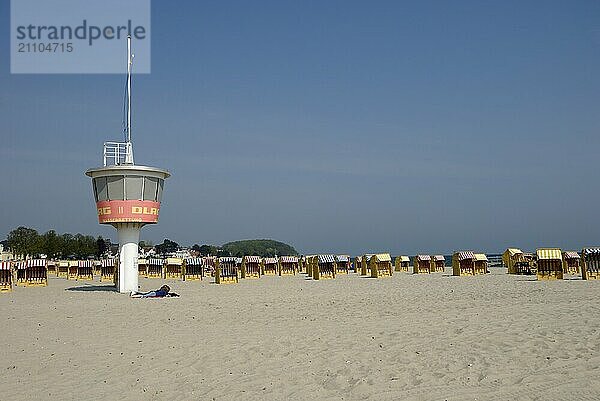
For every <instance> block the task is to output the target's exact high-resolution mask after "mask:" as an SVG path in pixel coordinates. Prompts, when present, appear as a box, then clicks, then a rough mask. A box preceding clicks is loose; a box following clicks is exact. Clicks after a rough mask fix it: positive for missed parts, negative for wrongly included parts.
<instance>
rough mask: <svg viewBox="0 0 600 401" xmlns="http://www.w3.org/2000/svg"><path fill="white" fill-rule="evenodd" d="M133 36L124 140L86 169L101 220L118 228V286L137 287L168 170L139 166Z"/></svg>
mask: <svg viewBox="0 0 600 401" xmlns="http://www.w3.org/2000/svg"><path fill="white" fill-rule="evenodd" d="M132 62H133V54H132V53H131V37H127V111H126V117H127V122H126V127H125V130H124V131H125V132H124V134H125V142H105V143H104V164H103V166H102V167H99V168H93V169H90V170H88V171H86V172H85V174H86V175H87V176H89V177H91V178H92V188H93V190H94V199H95V201H96V209H97V211H98V222H99V223H100V224H110V225H112V226H113V227H115V228H116V229H117V234H118V237H119V272H118V279H117V282H116V285H117V289H118V290H119V292H122V293H129V292H131V291H137V290H138V242H139V239H140V230H141V229H142V227H143V226H145V225H146V224H156V223H158V213H159V211H160V202H161V198H162V193H163V187H164V182H165V179H167V178H168V177H169V176H170V174H169V172H168V171H167V170H163V169H160V168H156V167H149V166H141V165H136V164H135V163H134V162H133V145H132V143H131V67H132Z"/></svg>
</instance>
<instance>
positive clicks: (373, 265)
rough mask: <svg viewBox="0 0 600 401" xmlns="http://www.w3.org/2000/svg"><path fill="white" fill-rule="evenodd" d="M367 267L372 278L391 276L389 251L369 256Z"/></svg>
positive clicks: (392, 270) (392, 271) (391, 268)
mask: <svg viewBox="0 0 600 401" xmlns="http://www.w3.org/2000/svg"><path fill="white" fill-rule="evenodd" d="M369 268H370V270H371V277H372V278H381V277H392V274H393V273H394V268H393V267H392V257H391V256H390V254H389V253H377V254H375V255H373V256H371V259H370V260H369Z"/></svg>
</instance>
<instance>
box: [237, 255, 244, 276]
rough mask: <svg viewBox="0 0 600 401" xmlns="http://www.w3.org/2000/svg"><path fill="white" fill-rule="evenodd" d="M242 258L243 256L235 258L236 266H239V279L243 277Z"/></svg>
mask: <svg viewBox="0 0 600 401" xmlns="http://www.w3.org/2000/svg"><path fill="white" fill-rule="evenodd" d="M242 260H243V258H240V257H236V258H235V267H237V274H238V279H239V278H242Z"/></svg>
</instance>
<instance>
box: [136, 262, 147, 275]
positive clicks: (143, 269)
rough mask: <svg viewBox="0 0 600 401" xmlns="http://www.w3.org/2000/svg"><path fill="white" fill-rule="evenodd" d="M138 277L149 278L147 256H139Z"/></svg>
mask: <svg viewBox="0 0 600 401" xmlns="http://www.w3.org/2000/svg"><path fill="white" fill-rule="evenodd" d="M138 277H145V278H148V260H147V259H146V258H138Z"/></svg>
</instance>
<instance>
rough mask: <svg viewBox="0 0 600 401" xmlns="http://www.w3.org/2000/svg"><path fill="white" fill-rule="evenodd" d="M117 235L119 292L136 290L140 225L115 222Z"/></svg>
mask: <svg viewBox="0 0 600 401" xmlns="http://www.w3.org/2000/svg"><path fill="white" fill-rule="evenodd" d="M115 228H116V229H117V234H118V236H119V281H118V282H117V288H118V289H119V292H121V293H130V292H131V291H137V290H138V243H139V241H140V230H141V228H142V226H141V225H140V224H136V223H124V224H116V225H115Z"/></svg>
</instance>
